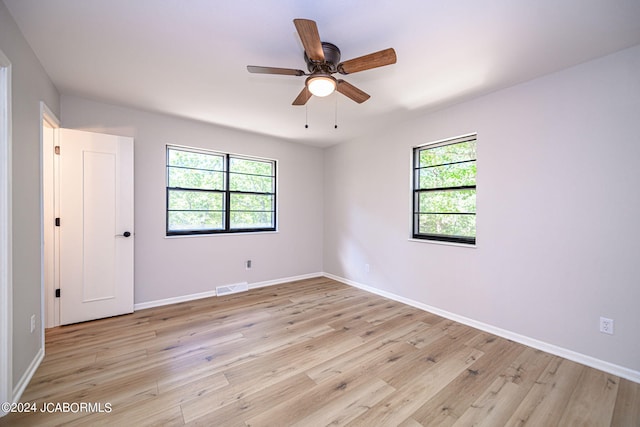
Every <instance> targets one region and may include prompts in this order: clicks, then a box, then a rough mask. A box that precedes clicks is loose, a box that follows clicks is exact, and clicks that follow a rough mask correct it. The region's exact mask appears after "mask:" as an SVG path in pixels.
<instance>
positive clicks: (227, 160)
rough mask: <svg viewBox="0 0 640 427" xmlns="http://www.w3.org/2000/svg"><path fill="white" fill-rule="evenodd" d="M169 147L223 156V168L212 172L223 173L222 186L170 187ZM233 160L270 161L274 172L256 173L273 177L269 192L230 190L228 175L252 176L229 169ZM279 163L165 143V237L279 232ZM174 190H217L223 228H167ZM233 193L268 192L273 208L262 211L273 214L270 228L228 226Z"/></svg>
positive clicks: (267, 159) (214, 191)
mask: <svg viewBox="0 0 640 427" xmlns="http://www.w3.org/2000/svg"><path fill="white" fill-rule="evenodd" d="M171 150H176V151H183V152H189V153H196V154H205V155H213V156H221V157H222V158H223V170H221V171H214V170H213V169H212V170H208V169H207V171H212V172H221V173H222V174H223V185H222V187H223V189H201V188H194V187H170V186H169V171H170V169H171V168H172V167H176V166H171V165H170V164H169V152H170V151H171ZM232 159H239V160H250V161H259V162H264V163H271V164H272V170H273V175H259V176H264V177H267V176H270V177H271V178H272V179H273V187H272V188H273V191H272V192H255V191H241V190H231V189H230V175H231V174H241V175H253V174H248V173H246V174H245V173H238V172H232V171H231V170H230V167H229V166H230V164H231V160H232ZM277 169H278V162H277V160H275V159H269V158H264V157H256V156H248V155H244V154H234V153H225V152H220V151H215V150H208V149H202V148H195V147H187V146H182V145H173V144H167V145H166V149H165V234H166V236H167V237H176V236H202V235H219V234H243V233H263V232H275V231H278V221H277V220H278V204H277V201H278V198H277V193H278V185H277V184H278V180H277V175H278V170H277ZM172 190H174V191H176V190H177V191H201V192H206V193H219V194H222V198H223V209H222V211H221V212H222V215H223V222H222V225H223V228H220V229H211V228H207V229H188V230H170V229H169V212H171V210H170V209H169V194H170V192H171V191H172ZM232 194H250V195H268V196H271V197H272V198H273V205H272V206H273V210H272V211H265V212H271V213H272V225H271V226H269V227H251V228H232V227H231V213H233V212H236V211H234V210H232V209H231V195H232Z"/></svg>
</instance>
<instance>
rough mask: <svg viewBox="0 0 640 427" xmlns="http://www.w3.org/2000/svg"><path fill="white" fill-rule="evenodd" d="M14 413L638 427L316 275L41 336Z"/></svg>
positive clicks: (548, 367) (577, 375)
mask: <svg viewBox="0 0 640 427" xmlns="http://www.w3.org/2000/svg"><path fill="white" fill-rule="evenodd" d="M22 402H36V405H37V408H38V410H40V408H41V407H42V405H43V403H44V402H48V403H50V404H51V403H54V402H67V403H68V404H73V403H75V404H76V405H75V406H70V409H75V410H76V411H77V410H78V409H79V406H78V405H79V403H80V402H87V403H92V404H100V405H101V407H102V409H103V410H106V408H107V406H109V407H110V408H111V411H110V412H109V413H83V412H79V413H71V412H66V413H42V412H37V413H24V414H9V415H8V416H6V417H4V418H1V419H0V425H3V426H4V425H12V426H14V425H29V426H38V425H43V426H44V425H46V426H51V425H60V424H64V425H83V426H84V425H103V424H104V425H122V426H142V425H204V426H227V425H228V426H236V425H237V426H245V425H249V426H290V425H299V426H322V425H328V424H331V425H345V424H346V425H353V426H407V427H409V426H420V425H422V426H471V425H474V426H475V425H478V426H479V425H486V426H523V425H527V426H544V427H547V426H556V425H557V426H572V425H575V426H591V425H592V426H609V425H612V426H625V427H629V426H640V384H636V383H633V382H630V381H627V380H624V379H620V378H618V377H616V376H614V375H610V374H606V373H603V372H600V371H597V370H595V369H591V368H588V367H585V366H583V365H580V364H577V363H574V362H571V361H568V360H566V359H562V358H560V357H557V356H553V355H550V354H547V353H544V352H542V351H538V350H534V349H532V348H529V347H526V346H524V345H521V344H517V343H514V342H511V341H508V340H506V339H503V338H499V337H496V336H493V335H490V334H488V333H485V332H481V331H478V330H475V329H472V328H470V327H467V326H464V325H461V324H459V323H456V322H453V321H450V320H446V319H443V318H441V317H438V316H436V315H433V314H430V313H427V312H424V311H421V310H418V309H415V308H412V307H409V306H407V305H403V304H400V303H398V302H394V301H390V300H387V299H384V298H382V297H379V296H376V295H372V294H369V293H367V292H364V291H361V290H358V289H355V288H352V287H348V286H345V285H343V284H340V283H338V282H335V281H333V280H330V279H327V278H316V279H309V280H304V281H298V282H292V283H287V284H284V285H279V286H272V287H268V288H262V289H257V290H252V291H250V292H247V293H241V294H235V295H229V296H226V297H219V298H215V297H214V298H207V299H202V300H198V301H192V302H186V303H181V304H175V305H171V306H165V307H158V308H152V309H147V310H140V311H137V312H136V313H134V314H131V315H126V316H120V317H115V318H110V319H103V320H97V321H93V322H88V323H83V324H77V325H71V326H64V327H59V328H54V329H50V330H47V333H46V357H45V358H44V361H43V362H42V364H41V366H40V368H39V369H38V371H37V372H36V374H35V376H34V378H33V379H32V381H31V383H30V384H29V386H28V387H27V389H26V391H25V393H24V395H23V398H22ZM107 404H108V405H107ZM50 407H51V405H50Z"/></svg>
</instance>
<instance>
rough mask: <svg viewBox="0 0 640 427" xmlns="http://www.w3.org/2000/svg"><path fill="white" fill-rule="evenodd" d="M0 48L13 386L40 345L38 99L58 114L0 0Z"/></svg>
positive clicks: (37, 67)
mask: <svg viewBox="0 0 640 427" xmlns="http://www.w3.org/2000/svg"><path fill="white" fill-rule="evenodd" d="M0 50H2V51H3V52H4V54H5V55H6V56H7V58H8V59H9V61H11V66H12V70H11V78H12V88H11V90H12V94H11V97H12V133H13V138H12V177H11V178H12V179H11V183H12V184H11V185H12V193H13V197H12V220H13V224H12V234H13V236H12V237H13V251H12V252H13V254H12V255H13V257H12V258H13V263H12V268H13V351H12V353H13V386H14V387H15V386H18V385H20V383H21V382H23V381H24V380H25V374H28V372H27V370H28V369H29V367H30V364H32V363H33V362H34V360H35V358H36V356H37V355H38V352H39V351H40V350H42V348H41V347H42V345H41V344H42V341H43V340H42V334H43V328H42V327H41V326H42V324H43V323H42V319H41V317H40V312H41V302H42V298H41V277H42V266H41V259H40V250H41V234H40V209H41V206H40V205H41V201H40V187H41V185H40V184H41V182H42V176H41V173H40V125H41V118H40V101H44V102H45V103H46V104H47V105H48V106H49V107H50V108H51V109H52V110H53V112H54V113H55V114H58V111H59V109H58V107H59V105H58V102H59V100H58V92H57V91H56V89H55V87H54V86H53V84H52V83H51V80H50V79H49V77H48V76H47V74H46V73H45V71H44V69H43V68H42V66H41V64H40V62H39V61H38V59H37V58H36V56H35V54H34V53H33V51H32V50H31V48H30V47H29V45H28V44H27V42H26V40H25V39H24V37H23V36H22V33H21V32H20V30H19V29H18V27H17V25H16V23H15V22H14V21H13V18H12V17H11V15H10V14H9V11H8V10H7V8H6V6H5V5H4V3H3V2H0ZM32 314H35V315H36V326H37V327H36V330H35V331H34V332H33V333H31V331H30V318H31V315H32ZM38 325H39V326H40V327H38ZM0 357H2V356H0ZM2 380H3V381H4V380H5V379H4V378H3V379H2Z"/></svg>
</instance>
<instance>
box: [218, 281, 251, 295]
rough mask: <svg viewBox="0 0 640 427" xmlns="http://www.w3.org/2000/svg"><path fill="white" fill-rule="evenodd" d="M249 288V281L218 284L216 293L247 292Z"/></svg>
mask: <svg viewBox="0 0 640 427" xmlns="http://www.w3.org/2000/svg"><path fill="white" fill-rule="evenodd" d="M248 290H249V284H248V283H247V282H242V283H236V284H233V285H225V286H216V295H217V296H222V295H229V294H237V293H238V292H245V291H248Z"/></svg>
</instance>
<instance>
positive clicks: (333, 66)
mask: <svg viewBox="0 0 640 427" xmlns="http://www.w3.org/2000/svg"><path fill="white" fill-rule="evenodd" d="M322 52H323V53H324V62H321V61H312V60H311V59H309V57H308V56H307V52H305V53H304V61H305V62H306V63H307V69H308V70H309V72H310V73H312V74H313V73H315V72H318V71H324V72H327V73H337V72H338V64H339V63H340V49H338V46H336V45H335V44H333V43H329V42H322Z"/></svg>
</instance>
